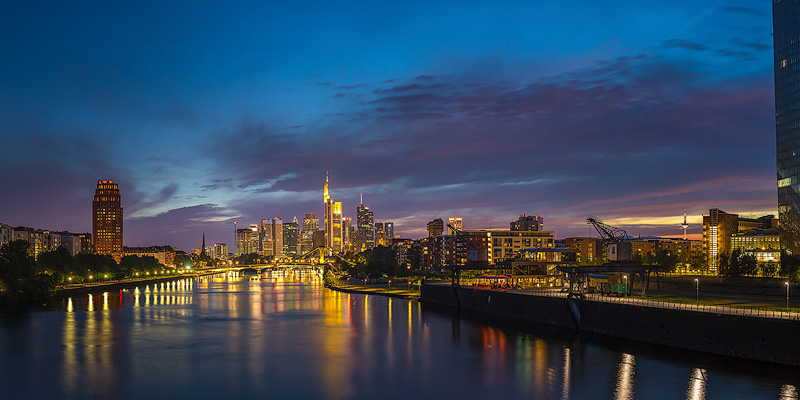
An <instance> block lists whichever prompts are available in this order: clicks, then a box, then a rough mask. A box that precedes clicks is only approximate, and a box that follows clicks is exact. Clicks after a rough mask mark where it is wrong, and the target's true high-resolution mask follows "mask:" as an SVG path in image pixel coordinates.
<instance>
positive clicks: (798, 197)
mask: <svg viewBox="0 0 800 400" xmlns="http://www.w3.org/2000/svg"><path fill="white" fill-rule="evenodd" d="M772 28H773V46H774V50H775V126H776V133H777V145H778V148H777V164H778V215H779V218H780V226H781V248H782V249H784V250H786V251H787V252H789V253H790V254H795V255H800V62H798V53H799V52H800V0H773V1H772Z"/></svg>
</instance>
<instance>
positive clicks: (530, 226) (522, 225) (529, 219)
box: [510, 215, 544, 231]
mask: <svg viewBox="0 0 800 400" xmlns="http://www.w3.org/2000/svg"><path fill="white" fill-rule="evenodd" d="M510 225H511V228H510V230H512V231H542V230H544V217H542V216H539V215H520V216H519V219H518V220H516V221H511V224H510Z"/></svg>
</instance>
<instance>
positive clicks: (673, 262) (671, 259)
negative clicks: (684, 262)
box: [653, 250, 678, 272]
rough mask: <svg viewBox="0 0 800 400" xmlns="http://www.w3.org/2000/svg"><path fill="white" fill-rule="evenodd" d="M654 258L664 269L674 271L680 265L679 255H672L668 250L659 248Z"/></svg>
mask: <svg viewBox="0 0 800 400" xmlns="http://www.w3.org/2000/svg"><path fill="white" fill-rule="evenodd" d="M653 259H654V261H655V264H656V265H658V266H660V267H661V270H662V271H667V272H673V271H675V267H677V265H678V256H676V255H672V254H671V253H670V252H669V251H667V250H659V251H658V252H657V253H656V255H655V257H653Z"/></svg>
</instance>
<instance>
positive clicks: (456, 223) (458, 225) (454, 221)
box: [447, 217, 464, 233]
mask: <svg viewBox="0 0 800 400" xmlns="http://www.w3.org/2000/svg"><path fill="white" fill-rule="evenodd" d="M447 225H448V226H452V227H453V228H455V229H457V230H459V231H463V230H464V220H463V219H462V218H461V217H450V218H448V219H447ZM450 233H452V232H450Z"/></svg>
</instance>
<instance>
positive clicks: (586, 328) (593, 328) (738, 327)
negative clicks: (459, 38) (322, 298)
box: [420, 285, 800, 366]
mask: <svg viewBox="0 0 800 400" xmlns="http://www.w3.org/2000/svg"><path fill="white" fill-rule="evenodd" d="M420 301H421V302H426V303H433V304H438V305H442V306H448V307H452V308H455V309H462V310H467V311H471V312H477V313H481V314H486V315H493V316H498V317H504V318H512V319H516V320H521V321H526V322H532V323H538V324H544V325H551V326H557V327H561V328H568V329H575V330H578V331H582V332H591V333H596V334H602V335H607V336H612V337H616V338H621V339H628V340H635V341H639V342H646V343H652V344H657V345H663V346H670V347H675V348H681V349H686V350H694V351H700V352H707V353H713V354H719V355H724V356H731V357H738V358H744V359H750V360H757V361H766V362H774V363H779V364H787V365H794V366H800V340H798V336H800V321H797V320H788V319H772V318H760V317H747V316H738V315H728V314H715V313H707V312H701V311H689V310H676V309H668V308H655V307H645V306H638V305H631V304H619V303H606V302H602V301H593V300H581V299H567V298H564V297H547V296H536V295H528V294H520V293H511V292H503V291H493V290H481V289H473V288H465V287H461V288H453V287H451V286H449V285H424V286H422V288H421V293H420Z"/></svg>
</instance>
